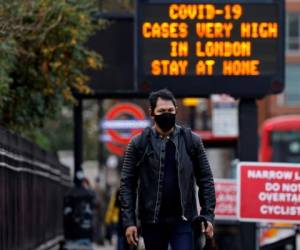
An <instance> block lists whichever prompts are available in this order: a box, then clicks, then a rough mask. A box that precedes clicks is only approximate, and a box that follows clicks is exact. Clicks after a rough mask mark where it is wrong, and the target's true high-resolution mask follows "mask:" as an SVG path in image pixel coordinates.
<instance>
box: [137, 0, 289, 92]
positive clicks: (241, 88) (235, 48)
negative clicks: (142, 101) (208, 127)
mask: <svg viewBox="0 0 300 250" xmlns="http://www.w3.org/2000/svg"><path fill="white" fill-rule="evenodd" d="M136 20H137V21H136V25H137V27H136V29H135V30H136V44H137V49H136V51H137V53H136V67H137V69H138V72H137V77H136V85H137V88H138V90H139V91H142V92H147V91H148V90H149V89H159V88H162V87H167V88H169V89H171V90H172V91H173V92H174V93H175V94H176V95H178V96H184V95H190V96H207V95H210V94H214V93H226V94H231V95H234V96H239V97H257V96H263V95H266V94H270V93H279V92H281V91H282V90H283V87H284V25H285V22H284V21H285V19H284V1H283V0H270V1H267V0H258V1H232V0H231V1H228V0H227V1H225V0H213V1H200V0H198V1H178V0H176V1H175V0H141V1H137V19H136Z"/></svg>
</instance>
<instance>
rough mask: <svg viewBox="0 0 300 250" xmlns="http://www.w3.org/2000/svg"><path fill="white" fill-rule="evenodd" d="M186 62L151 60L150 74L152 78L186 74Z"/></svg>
mask: <svg viewBox="0 0 300 250" xmlns="http://www.w3.org/2000/svg"><path fill="white" fill-rule="evenodd" d="M187 66H188V61H187V60H153V61H152V63H151V73H152V75H154V76H159V75H165V76H166V75H169V76H181V75H186V73H187Z"/></svg>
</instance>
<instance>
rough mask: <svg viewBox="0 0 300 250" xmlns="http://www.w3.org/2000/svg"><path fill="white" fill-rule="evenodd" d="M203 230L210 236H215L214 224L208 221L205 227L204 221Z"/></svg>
mask: <svg viewBox="0 0 300 250" xmlns="http://www.w3.org/2000/svg"><path fill="white" fill-rule="evenodd" d="M202 232H203V233H205V234H206V236H207V237H208V238H212V237H213V236H214V227H213V225H212V224H211V223H210V222H209V221H207V227H206V228H205V226H204V222H202Z"/></svg>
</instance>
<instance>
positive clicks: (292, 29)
mask: <svg viewBox="0 0 300 250" xmlns="http://www.w3.org/2000/svg"><path fill="white" fill-rule="evenodd" d="M286 22H287V25H286V49H287V52H289V53H295V52H297V53H300V13H288V14H287V19H286Z"/></svg>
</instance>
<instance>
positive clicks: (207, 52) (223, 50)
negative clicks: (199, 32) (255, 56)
mask: <svg viewBox="0 0 300 250" xmlns="http://www.w3.org/2000/svg"><path fill="white" fill-rule="evenodd" d="M196 56H198V57H231V56H234V57H240V56H243V57H246V56H251V42H238V41H235V42H223V41H220V42H206V43H204V44H203V43H202V42H196Z"/></svg>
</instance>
